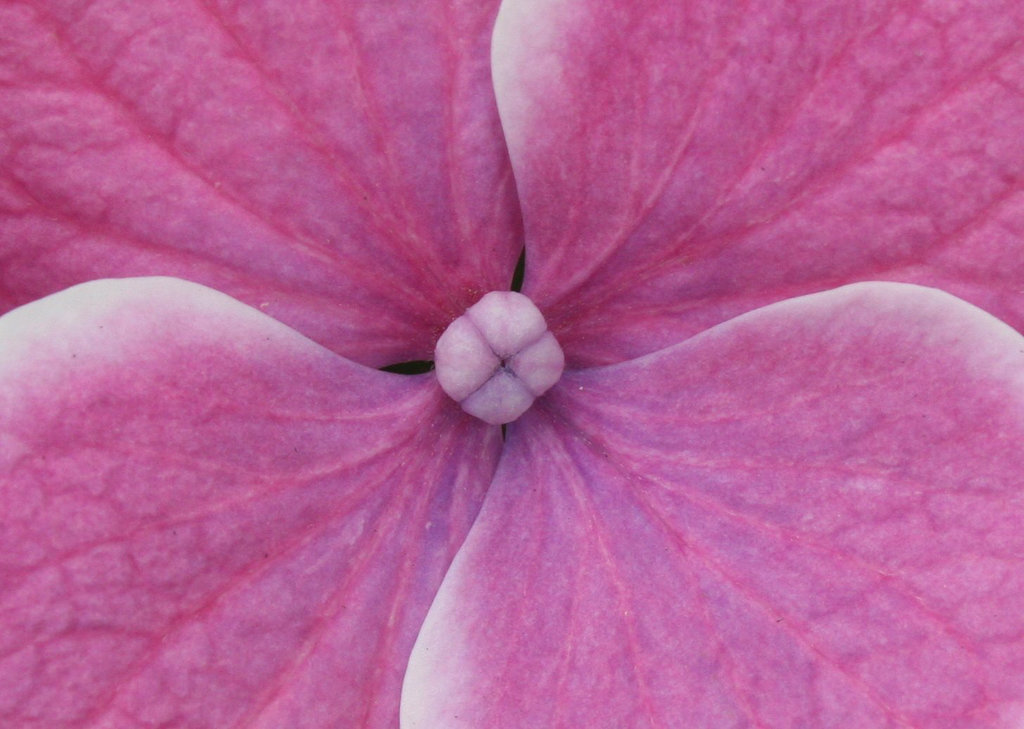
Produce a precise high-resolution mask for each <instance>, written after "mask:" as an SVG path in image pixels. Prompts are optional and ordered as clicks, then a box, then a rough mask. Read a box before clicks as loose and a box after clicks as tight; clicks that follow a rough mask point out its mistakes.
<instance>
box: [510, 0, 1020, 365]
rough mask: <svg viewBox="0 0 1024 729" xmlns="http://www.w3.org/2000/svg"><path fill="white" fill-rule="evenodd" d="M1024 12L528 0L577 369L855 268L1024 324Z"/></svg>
mask: <svg viewBox="0 0 1024 729" xmlns="http://www.w3.org/2000/svg"><path fill="white" fill-rule="evenodd" d="M1022 33H1024V4H1021V3H1020V2H1017V1H1016V0H998V1H997V2H988V1H981V0H977V1H970V2H957V3H935V2H923V3H922V2H905V1H903V0H889V1H884V2H875V1H869V0H858V1H857V2H850V1H849V0H829V1H827V2H821V1H820V0H799V2H793V1H792V0H754V1H752V2H746V3H722V2H717V1H716V0H696V1H695V2H673V3H658V4H655V5H652V4H650V3H636V2H629V1H628V0H611V1H610V2H601V3H594V2H586V1H585V0H506V2H505V3H503V5H502V10H501V13H500V14H499V19H498V23H497V26H496V30H495V39H494V50H493V66H494V77H495V88H496V89H497V96H498V106H499V109H500V111H501V117H502V123H503V126H504V128H505V133H506V136H507V139H508V144H509V149H510V153H511V156H512V161H513V167H514V168H515V171H516V178H517V184H518V187H519V191H520V198H521V201H522V206H523V215H524V219H525V225H526V237H527V247H528V259H529V260H528V265H527V276H526V283H525V286H524V289H523V292H524V293H526V294H528V295H529V296H530V298H532V299H533V300H534V301H535V302H536V303H537V305H538V306H540V308H541V309H542V310H543V311H544V313H545V316H547V317H548V320H549V324H550V325H551V329H552V332H553V333H554V334H555V336H556V337H557V338H558V341H559V342H561V343H562V346H563V347H564V348H565V350H566V356H567V357H568V360H569V365H570V367H579V366H583V365H594V364H602V363H613V362H618V361H622V360H625V359H629V358H632V357H636V356H639V355H642V354H646V353H649V352H652V351H655V350H657V349H660V348H662V347H665V346H671V345H674V344H677V343H678V342H680V341H682V340H683V339H684V338H686V337H688V336H691V335H693V334H696V333H698V332H700V331H703V330H704V329H706V328H708V327H710V326H712V325H714V324H717V323H720V322H722V321H725V320H727V319H729V318H732V317H734V316H736V315H738V314H740V313H742V312H744V311H749V310H752V309H754V308H757V307H759V306H763V305H765V304H768V303H771V302H774V301H780V300H783V299H786V298H790V297H793V296H797V295H801V294H804V293H810V292H814V291H821V290H824V289H829V288H833V287H835V286H838V285H841V284H844V283H849V282H852V281H862V280H878V279H891V280H899V281H908V282H915V283H924V284H928V285H932V286H938V287H940V288H943V289H946V290H948V291H950V292H951V293H953V294H955V295H957V296H960V297H961V298H964V299H967V300H968V301H970V302H972V303H975V304H977V305H979V306H981V307H983V308H985V309H987V310H988V311H990V312H992V313H994V314H996V315H997V316H999V317H1000V318H1003V319H1004V320H1005V321H1007V322H1009V323H1010V324H1011V325H1013V326H1014V327H1016V328H1017V329H1018V330H1024V290H1022V288H1024V287H1022V286H1021V281H1024V183H1022V180H1024V145H1022V144H1020V139H1021V138H1024V84H1022V81H1021V79H1022V78H1024V44H1021V43H1020V38H1021V35H1022Z"/></svg>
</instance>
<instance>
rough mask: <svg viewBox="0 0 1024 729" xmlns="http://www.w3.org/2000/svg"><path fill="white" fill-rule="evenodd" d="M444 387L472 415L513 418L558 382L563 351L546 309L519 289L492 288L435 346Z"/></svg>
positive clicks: (487, 418) (505, 420) (496, 421)
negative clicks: (549, 323)
mask: <svg viewBox="0 0 1024 729" xmlns="http://www.w3.org/2000/svg"><path fill="white" fill-rule="evenodd" d="M434 365H435V367H436V368H437V380H438V382H440V383H441V388H442V389H443V390H444V391H445V392H446V393H448V394H449V395H450V396H451V397H452V399H453V400H455V401H456V402H458V403H459V404H460V405H461V406H462V409H463V410H465V411H466V412H467V413H469V414H470V415H475V416H476V417H478V418H480V419H481V420H484V421H486V422H488V423H491V424H492V425H501V424H504V423H511V422H512V421H513V420H515V419H516V418H518V417H519V416H520V415H522V414H523V413H525V412H526V411H527V410H528V409H529V408H530V405H532V404H533V401H534V400H535V399H537V398H538V397H540V396H541V395H543V394H544V393H545V392H547V391H548V390H549V389H550V388H551V386H552V385H554V384H555V383H556V382H558V378H559V377H561V376H562V370H563V369H564V368H565V357H564V356H563V354H562V348H561V347H560V346H558V342H557V341H556V340H555V337H554V335H553V334H552V333H551V332H549V331H548V325H547V324H546V323H545V321H544V316H543V314H541V313H540V310H539V309H538V308H537V307H536V306H534V304H533V302H532V301H530V300H529V299H528V298H527V297H525V296H523V295H522V294H519V293H516V292H515V291H492V292H491V293H489V294H487V295H486V296H484V297H483V298H482V299H480V301H478V302H476V303H475V304H473V306H471V307H469V309H467V310H466V313H465V314H463V315H462V316H460V317H459V318H458V319H456V320H455V321H453V322H452V323H451V324H450V325H449V326H448V328H447V329H445V331H444V334H442V335H441V338H440V339H438V340H437V346H436V347H435V348H434Z"/></svg>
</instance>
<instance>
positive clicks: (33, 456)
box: [0, 279, 500, 729]
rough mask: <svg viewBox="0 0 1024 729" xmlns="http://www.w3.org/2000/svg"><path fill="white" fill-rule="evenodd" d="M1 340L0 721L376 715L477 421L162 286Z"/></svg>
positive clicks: (385, 701)
mask: <svg viewBox="0 0 1024 729" xmlns="http://www.w3.org/2000/svg"><path fill="white" fill-rule="evenodd" d="M0 340H2V341H3V342H4V347H3V349H2V350H0V422H2V423H3V440H2V441H0V473H3V474H4V477H3V481H2V483H0V503H3V509H4V517H3V529H2V530H0V618H2V619H0V717H2V719H0V724H3V725H4V726H18V727H29V726H39V727H44V726H45V727H84V726H90V727H119V728H121V729H124V728H125V727H152V726H188V727H191V728H193V729H199V728H203V727H209V728H210V729H223V727H241V726H245V727H248V728H250V729H254V728H256V727H266V728H267V729H270V728H271V727H291V728H296V729H301V728H303V727H324V726H359V727H365V728H378V729H393V728H394V727H395V726H396V724H397V710H398V696H399V687H400V683H401V680H402V675H403V673H404V666H405V663H406V659H407V656H408V653H409V650H410V648H411V646H412V642H413V640H414V638H415V636H416V633H417V631H418V629H419V627H420V623H421V621H422V619H423V616H424V614H425V612H426V609H427V607H428V605H429V601H430V600H431V598H432V597H433V594H434V591H435V590H436V588H437V585H438V584H439V583H440V580H441V578H442V576H443V575H444V573H445V570H446V568H447V567H448V563H449V561H450V559H451V558H452V556H453V555H454V553H455V550H456V548H457V547H458V545H459V544H460V542H461V540H462V538H463V536H464V535H465V533H466V531H467V530H468V528H469V526H470V524H471V523H472V520H473V518H474V517H475V515H476V513H477V510H478V508H479V504H480V501H481V499H482V496H483V493H484V491H485V490H486V487H487V485H488V483H489V482H490V480H491V477H492V475H493V472H494V468H495V464H496V462H497V456H498V452H499V449H500V439H499V437H498V434H497V433H496V431H495V429H493V428H488V427H486V426H484V425H483V424H480V423H478V421H476V420H473V419H472V418H468V417H466V416H464V415H462V414H461V413H460V412H458V410H457V409H455V408H454V407H452V404H451V403H450V402H449V400H448V398H447V397H445V395H444V394H443V393H442V392H440V390H439V389H438V388H437V386H436V384H435V383H433V382H432V381H431V380H430V379H428V378H408V377H400V376H398V375H389V374H385V373H381V372H375V371H373V370H369V369H365V368H363V367H361V366H359V365H356V364H353V363H351V362H348V361H345V360H343V359H341V358H340V357H338V356H337V355H335V354H333V353H331V352H329V351H328V350H326V349H323V348H322V347H320V346H319V345H316V344H314V343H312V342H311V341H309V340H307V339H305V338H304V337H302V336H300V335H298V334H296V333H295V332H294V331H292V330H290V329H288V328H287V327H285V326H284V325H282V324H279V323H277V322H275V321H273V320H271V319H269V318H268V317H265V316H264V315H262V314H260V313H259V312H257V311H254V310H253V309H250V308H248V307H246V306H243V305H241V304H239V303H238V302H236V301H234V300H232V299H230V298H228V297H227V296H224V295H223V294H220V293H216V292H214V291H211V290H209V289H206V288H203V287H201V286H197V285H195V284H188V283H184V282H181V281H176V280H172V279H135V280H122V281H101V282H96V283H90V284H85V285H82V286H79V287H76V288H73V289H70V290H68V291H66V292H63V293H61V294H58V295H55V296H52V297H49V298H46V299H43V300H40V301H38V302H35V303H33V304H31V305H29V306H26V307H23V308H21V309H18V310H16V311H14V312H11V313H9V314H7V315H6V316H5V317H4V318H3V319H0Z"/></svg>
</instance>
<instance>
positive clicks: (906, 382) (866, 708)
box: [402, 283, 1024, 729]
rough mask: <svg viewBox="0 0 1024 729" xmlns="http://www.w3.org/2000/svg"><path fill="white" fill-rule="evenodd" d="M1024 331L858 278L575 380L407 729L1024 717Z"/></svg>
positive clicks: (519, 430)
mask: <svg viewBox="0 0 1024 729" xmlns="http://www.w3.org/2000/svg"><path fill="white" fill-rule="evenodd" d="M1022 444H1024V338H1022V337H1021V336H1020V335H1019V334H1018V333H1017V332H1015V331H1014V330H1013V329H1011V328H1010V327H1008V326H1006V325H1005V324H1003V323H1001V322H999V321H998V320H996V319H994V318H992V317H991V316H990V315H988V314H986V313H984V312H982V311H981V310H979V309H976V308H974V307H973V306H970V305H967V304H965V303H963V302H962V301H959V300H957V299H955V298H953V297H951V296H949V295H947V294H944V293H940V292H938V291H936V290H934V289H926V288H922V287H917V286H913V285H908V284H891V283H873V284H856V285H852V286H848V287H844V288H840V289H837V290H834V291H830V292H827V293H822V294H814V295H809V296H807V297H802V298H799V299H795V300H792V301H787V302H784V303H780V304H776V305H773V306H770V307H766V308H763V309H759V310H757V311H755V312H751V313H748V314H746V315H744V316H741V317H739V318H737V319H735V320H731V321H729V322H727V323H725V324H722V325H720V326H718V327H715V328H713V329H711V330H709V331H708V332H706V333H704V334H702V335H699V336H697V337H694V338H692V339H690V340H688V341H687V342H685V343H683V344H681V345H679V346H676V347H673V348H670V349H667V350H663V351H660V352H657V353H655V354H652V355H650V356H648V357H645V358H642V359H639V360H636V361H632V362H628V363H624V364H620V365H615V366H612V367H608V368H597V369H591V370H588V371H585V372H575V373H569V374H567V375H565V376H564V377H563V379H562V381H561V382H560V383H559V384H558V385H557V386H556V387H555V388H554V389H553V390H552V391H551V393H549V395H548V397H547V399H546V400H542V401H540V402H539V403H538V405H537V406H536V407H535V408H534V409H533V410H531V411H530V412H528V413H527V414H526V415H525V416H524V417H523V418H522V419H521V420H520V421H519V422H517V423H515V424H513V425H511V426H509V442H508V444H507V451H506V453H505V455H504V456H503V459H502V462H501V464H500V465H499V468H498V474H497V476H496V477H495V483H494V485H493V486H492V487H491V490H490V491H489V493H488V496H487V498H486V500H485V503H484V506H483V509H482V510H481V513H480V517H479V519H478V521H477V523H476V524H475V525H474V527H473V529H472V531H471V532H470V536H469V537H468V539H467V542H466V544H465V546H464V547H463V550H462V551H461V552H460V553H459V555H458V556H457V557H456V559H455V562H454V563H453V565H452V569H451V571H450V572H449V574H448V576H447V577H446V578H445V582H444V584H443V585H442V588H441V591H440V593H439V595H438V598H437V600H436V602H435V603H434V605H433V606H432V607H431V611H430V612H429V613H428V616H427V620H426V623H425V625H424V629H423V632H422V633H421V635H420V637H419V639H418V641H417V644H416V647H415V648H414V650H413V655H412V658H411V659H410V668H409V673H408V675H407V677H406V682H405V685H404V689H403V698H402V715H403V722H404V723H403V727H406V728H407V729H417V728H419V727H430V728H431V729H434V728H436V727H445V728H446V729H455V728H457V727H473V728H474V729H475V728H476V727H484V726H486V727H494V728H495V729H501V728H503V727H509V728H513V727H515V728H518V727H551V728H552V729H557V728H559V727H596V728H598V729H601V728H604V727H608V728H609V729H623V728H624V727H627V728H628V727H637V728H639V727H687V728H688V729H705V728H706V729H726V728H728V727H754V726H758V727H797V726H807V727H812V726H813V727H851V728H855V729H860V728H861V727H864V728H868V727H870V728H871V729H879V728H881V727H893V728H895V727H911V726H913V727H921V728H924V727H934V728H935V729H945V728H947V727H954V726H955V727H958V729H981V728H982V727H985V728H986V729H994V728H1000V729H1011V727H1012V728H1016V727H1019V726H1020V722H1021V721H1022V720H1024V611H1022V610H1021V605H1022V604H1024V557H1022V555H1024V472H1022V471H1021V468H1020V464H1021V462H1022V459H1024V445H1022Z"/></svg>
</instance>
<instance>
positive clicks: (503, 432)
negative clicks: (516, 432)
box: [501, 423, 508, 443]
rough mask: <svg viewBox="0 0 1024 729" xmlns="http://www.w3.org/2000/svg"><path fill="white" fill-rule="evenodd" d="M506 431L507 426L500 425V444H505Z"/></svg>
mask: <svg viewBox="0 0 1024 729" xmlns="http://www.w3.org/2000/svg"><path fill="white" fill-rule="evenodd" d="M507 429H508V426H507V425H505V424H504V423H502V425H501V442H502V443H504V442H505V431H506V430H507Z"/></svg>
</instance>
